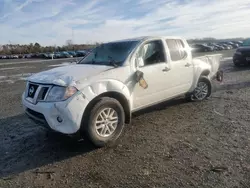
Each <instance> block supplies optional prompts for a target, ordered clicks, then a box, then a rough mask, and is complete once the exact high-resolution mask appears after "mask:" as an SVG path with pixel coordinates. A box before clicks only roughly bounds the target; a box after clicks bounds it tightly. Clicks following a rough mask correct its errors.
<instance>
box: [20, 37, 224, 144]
mask: <svg viewBox="0 0 250 188" xmlns="http://www.w3.org/2000/svg"><path fill="white" fill-rule="evenodd" d="M220 58H221V55H220V54H216V55H210V56H209V55H207V56H203V57H199V58H192V53H191V49H190V47H189V45H188V43H187V41H186V40H185V39H182V38H180V37H160V36H158V37H142V38H136V39H127V40H120V41H114V42H109V43H104V44H101V45H100V46H98V47H97V48H95V49H94V50H93V51H92V52H90V53H89V54H88V55H87V56H86V57H85V58H82V60H81V61H79V62H78V63H77V64H75V65H69V66H64V67H59V68H54V69H50V70H48V71H44V72H40V73H37V74H34V75H32V76H31V77H29V78H28V81H27V85H26V89H25V91H24V93H23V95H22V104H23V107H24V110H25V112H26V114H27V115H28V117H30V118H31V119H33V120H34V121H35V122H38V123H39V124H41V125H43V126H46V127H47V128H49V129H52V130H54V131H57V132H60V133H63V134H67V135H68V134H73V135H74V134H77V133H79V134H80V135H81V136H83V135H85V136H86V137H85V138H88V139H89V140H90V141H91V142H92V143H94V145H96V146H98V147H102V146H106V145H107V144H109V143H113V142H115V141H116V140H117V139H118V138H119V136H120V135H121V133H122V131H123V128H124V124H125V123H130V121H131V117H132V116H131V114H132V113H133V112H136V111H138V110H140V109H144V108H146V107H149V106H152V105H155V104H157V103H161V102H163V101H166V100H170V99H172V98H175V97H177V96H181V95H185V96H186V98H187V99H188V100H191V101H202V100H204V99H206V98H207V97H209V96H210V95H211V92H212V84H211V80H212V79H214V78H217V80H218V81H222V78H223V76H222V73H221V72H220V71H218V69H219V63H220Z"/></svg>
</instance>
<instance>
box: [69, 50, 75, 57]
mask: <svg viewBox="0 0 250 188" xmlns="http://www.w3.org/2000/svg"><path fill="white" fill-rule="evenodd" d="M68 53H69V54H70V55H72V57H76V56H77V54H76V52H75V51H68Z"/></svg>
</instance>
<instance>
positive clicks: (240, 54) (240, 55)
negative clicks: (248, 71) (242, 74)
mask: <svg viewBox="0 0 250 188" xmlns="http://www.w3.org/2000/svg"><path fill="white" fill-rule="evenodd" d="M233 62H234V65H235V66H241V65H246V64H250V39H247V40H245V41H244V42H243V43H242V46H241V47H239V48H238V49H237V50H236V52H235V53H234V56H233Z"/></svg>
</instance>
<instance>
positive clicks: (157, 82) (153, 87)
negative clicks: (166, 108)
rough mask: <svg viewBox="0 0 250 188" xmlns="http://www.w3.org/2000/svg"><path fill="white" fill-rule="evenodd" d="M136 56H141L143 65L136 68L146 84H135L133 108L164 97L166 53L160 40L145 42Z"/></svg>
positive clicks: (138, 107) (165, 87) (155, 101)
mask: <svg viewBox="0 0 250 188" xmlns="http://www.w3.org/2000/svg"><path fill="white" fill-rule="evenodd" d="M137 58H142V60H143V62H144V65H143V66H138V67H137V69H138V70H139V71H141V72H143V74H144V76H143V78H144V79H145V81H146V82H147V84H148V87H147V88H146V89H144V88H142V87H141V86H139V84H136V85H135V87H134V91H133V109H134V110H137V109H140V108H142V107H144V106H148V105H150V104H153V103H157V102H159V101H161V100H163V99H164V97H166V96H165V94H164V92H165V91H166V89H167V84H166V74H167V70H166V63H167V61H166V54H165V50H164V45H163V42H162V41H161V40H153V41H150V42H147V43H145V44H144V45H143V46H142V47H141V48H140V50H139V53H138V56H137Z"/></svg>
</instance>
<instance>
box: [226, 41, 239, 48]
mask: <svg viewBox="0 0 250 188" xmlns="http://www.w3.org/2000/svg"><path fill="white" fill-rule="evenodd" d="M226 44H228V45H229V46H232V49H235V48H238V47H239V45H238V44H235V43H233V42H226Z"/></svg>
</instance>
